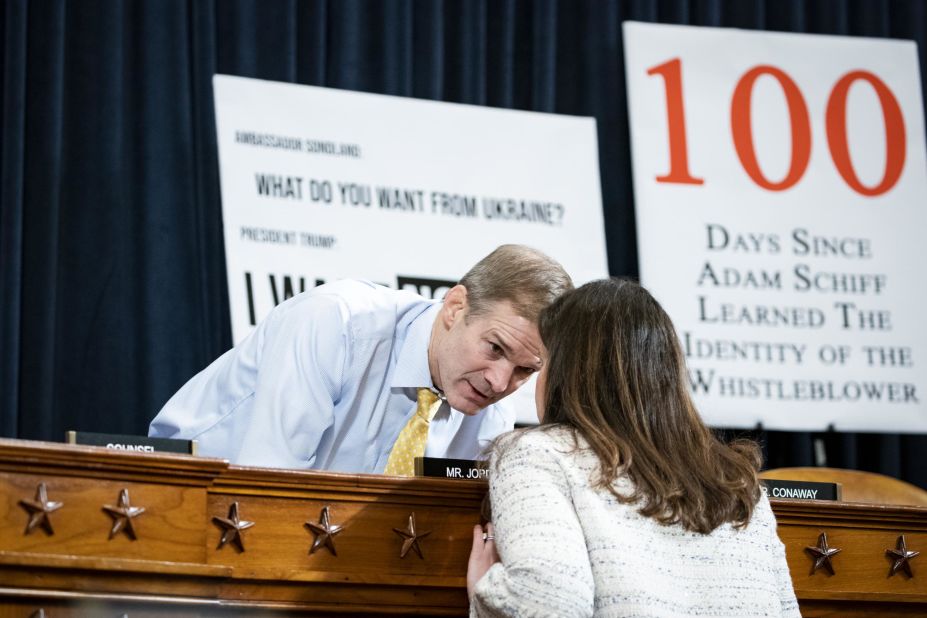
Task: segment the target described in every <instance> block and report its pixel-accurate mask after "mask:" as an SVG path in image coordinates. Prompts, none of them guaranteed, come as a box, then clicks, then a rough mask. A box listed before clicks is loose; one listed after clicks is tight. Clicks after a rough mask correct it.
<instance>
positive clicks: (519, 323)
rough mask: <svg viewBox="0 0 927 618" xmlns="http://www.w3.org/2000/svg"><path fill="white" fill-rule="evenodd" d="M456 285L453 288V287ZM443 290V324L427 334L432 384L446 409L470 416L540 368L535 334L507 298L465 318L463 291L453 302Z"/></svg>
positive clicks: (539, 345)
mask: <svg viewBox="0 0 927 618" xmlns="http://www.w3.org/2000/svg"><path fill="white" fill-rule="evenodd" d="M458 289H462V290H465V288H462V286H457V288H454V290H458ZM454 290H452V291H451V292H448V296H447V297H446V298H445V307H444V308H443V309H442V315H441V316H440V317H439V318H438V319H439V320H440V321H441V322H442V326H443V327H444V329H443V331H442V333H441V336H439V337H436V336H434V335H433V337H432V344H433V345H432V349H430V350H429V360H430V362H429V365H430V367H431V370H432V378H433V379H434V381H435V386H437V387H438V388H440V389H441V390H442V391H444V394H445V396H446V397H447V400H448V403H450V404H451V407H452V408H454V409H456V410H460V411H461V412H463V413H464V414H476V413H477V412H479V411H480V410H482V409H483V408H485V407H486V406H488V405H490V404H492V403H495V402H497V401H499V400H500V399H502V398H503V397H505V396H506V395H509V394H510V393H512V392H513V391H515V389H517V388H518V387H519V386H521V385H522V384H524V383H525V382H526V381H527V380H528V378H529V377H531V374H532V373H534V372H535V371H538V370H539V369H540V368H541V366H542V362H543V361H542V358H541V337H540V335H539V334H538V329H537V326H536V325H535V324H533V323H532V322H531V321H530V320H528V319H526V318H523V317H521V316H520V315H518V314H516V313H515V311H514V310H513V309H512V306H511V305H510V304H509V303H508V302H498V303H494V304H493V305H491V306H490V307H489V309H488V310H487V311H486V312H484V313H483V314H481V315H478V316H475V317H468V311H467V305H466V292H465V291H464V292H463V294H464V300H463V303H462V305H460V306H455V305H454V303H456V302H457V301H458V299H457V298H456V297H455V296H454V294H455V292H454Z"/></svg>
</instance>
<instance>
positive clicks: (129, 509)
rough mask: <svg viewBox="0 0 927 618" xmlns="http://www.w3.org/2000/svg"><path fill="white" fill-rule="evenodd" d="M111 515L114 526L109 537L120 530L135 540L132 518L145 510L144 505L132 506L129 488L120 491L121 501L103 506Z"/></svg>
mask: <svg viewBox="0 0 927 618" xmlns="http://www.w3.org/2000/svg"><path fill="white" fill-rule="evenodd" d="M103 510H104V511H106V512H107V513H108V514H109V516H110V517H112V518H113V527H112V529H111V530H110V531H109V538H110V539H112V538H113V537H114V536H116V535H117V534H119V533H120V532H125V533H126V536H128V537H129V538H130V539H132V540H133V541H134V540H135V538H136V537H135V527H134V526H133V525H132V520H133V519H134V518H136V517H138V516H139V515H141V514H142V513H144V512H145V507H143V506H132V505H131V504H129V490H128V489H123V490H121V491H120V492H119V501H118V502H117V503H116V506H112V505H109V504H106V505H104V506H103Z"/></svg>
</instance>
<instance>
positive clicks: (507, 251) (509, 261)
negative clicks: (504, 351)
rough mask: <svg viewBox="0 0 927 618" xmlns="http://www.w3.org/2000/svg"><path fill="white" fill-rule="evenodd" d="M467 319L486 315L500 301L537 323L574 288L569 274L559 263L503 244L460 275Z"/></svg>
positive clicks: (540, 254) (519, 246)
mask: <svg viewBox="0 0 927 618" xmlns="http://www.w3.org/2000/svg"><path fill="white" fill-rule="evenodd" d="M460 284H461V285H462V286H464V287H465V288H467V303H468V306H469V312H468V314H467V315H468V316H469V317H473V316H478V315H481V314H484V313H486V312H487V311H488V310H489V309H490V307H491V305H492V304H493V303H496V302H500V301H508V302H510V303H511V304H512V308H513V309H514V310H515V313H517V314H518V315H520V316H521V317H523V318H525V319H528V320H531V322H533V323H535V324H537V321H538V316H539V315H540V313H541V311H542V310H543V309H544V308H545V307H547V305H549V304H551V303H552V302H554V300H556V299H557V297H558V296H560V295H561V294H563V293H564V292H568V291H569V290H572V289H573V281H572V280H571V279H570V275H568V274H567V272H566V270H564V269H563V266H561V265H560V263H559V262H557V261H556V260H554V259H553V258H551V257H550V256H547V255H545V254H543V253H541V252H540V251H538V250H537V249H532V248H531V247H526V246H524V245H502V246H500V247H498V248H497V249H496V250H495V251H493V252H492V253H490V254H489V255H487V256H486V257H484V258H483V259H482V260H480V261H479V262H478V263H477V264H476V266H474V267H473V268H471V269H470V271H469V272H468V273H467V274H466V275H464V276H463V279H461V280H460Z"/></svg>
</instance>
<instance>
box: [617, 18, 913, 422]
mask: <svg viewBox="0 0 927 618" xmlns="http://www.w3.org/2000/svg"><path fill="white" fill-rule="evenodd" d="M624 45H625V59H626V72H627V80H628V100H629V108H630V117H631V136H632V160H633V167H634V192H635V202H636V218H637V233H638V245H639V257H640V271H641V280H642V283H643V284H644V285H645V286H647V287H648V288H649V289H650V290H651V291H652V292H653V293H654V295H655V296H656V297H657V298H658V300H659V301H660V302H661V303H662V304H663V306H664V307H665V308H666V310H667V312H668V313H669V314H670V316H671V317H672V318H673V320H674V323H675V324H676V328H677V330H678V332H679V334H680V337H681V340H682V344H683V347H684V352H685V354H686V357H687V363H688V366H689V373H690V378H691V384H692V388H693V392H694V393H695V397H696V403H697V405H698V407H699V409H700V411H701V412H702V414H703V415H704V417H705V418H706V420H707V421H708V422H709V423H711V424H714V425H718V426H725V427H752V426H755V425H757V424H758V423H762V424H763V425H764V426H765V427H767V428H775V429H790V430H822V429H825V428H827V427H828V426H833V427H834V428H836V429H838V430H853V431H901V432H925V431H927V371H925V364H924V363H925V362H927V323H925V319H924V313H923V307H924V306H925V304H927V277H925V275H924V274H923V264H924V263H925V261H927V249H925V244H924V242H923V240H922V237H923V235H924V233H925V231H927V163H925V144H924V116H923V102H922V100H921V86H920V84H921V82H920V75H919V71H918V62H917V48H916V45H915V44H914V43H913V42H910V41H891V40H884V39H864V38H849V37H835V36H817V35H804V34H784V33H770V32H750V31H741V30H733V29H719V28H696V27H685V26H665V25H654V24H641V23H631V22H628V23H625V24H624Z"/></svg>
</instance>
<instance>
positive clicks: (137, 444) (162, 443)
mask: <svg viewBox="0 0 927 618" xmlns="http://www.w3.org/2000/svg"><path fill="white" fill-rule="evenodd" d="M67 442H68V444H84V445H86V446H102V447H105V448H108V449H113V450H114V451H134V452H138V453H183V454H185V455H196V440H177V439H174V438H149V437H147V436H126V435H120V434H114V433H93V432H90V431H69V432H68V433H67Z"/></svg>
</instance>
